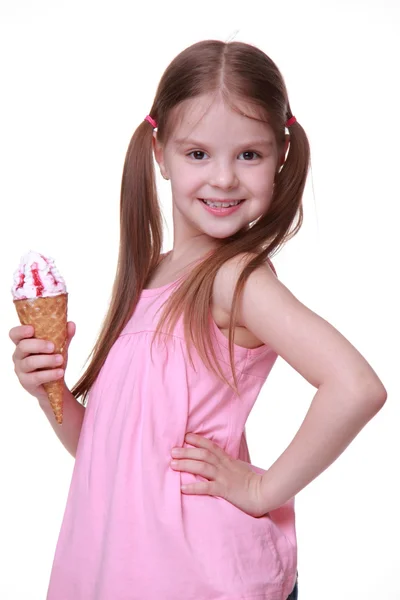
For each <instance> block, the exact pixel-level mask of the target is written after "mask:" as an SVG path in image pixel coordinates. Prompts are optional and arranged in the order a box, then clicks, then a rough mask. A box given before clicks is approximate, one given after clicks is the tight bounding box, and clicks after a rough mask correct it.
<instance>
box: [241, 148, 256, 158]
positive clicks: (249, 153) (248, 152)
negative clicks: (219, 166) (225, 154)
mask: <svg viewBox="0 0 400 600" xmlns="http://www.w3.org/2000/svg"><path fill="white" fill-rule="evenodd" d="M239 156H243V159H242V160H255V159H256V158H260V155H259V154H258V152H254V151H253V150H246V151H245V152H241V153H240V154H239Z"/></svg>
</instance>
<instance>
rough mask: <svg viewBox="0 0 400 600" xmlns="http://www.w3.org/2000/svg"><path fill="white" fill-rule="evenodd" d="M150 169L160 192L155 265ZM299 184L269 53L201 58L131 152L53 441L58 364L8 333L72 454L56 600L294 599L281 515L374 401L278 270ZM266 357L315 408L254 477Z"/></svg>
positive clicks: (208, 52) (289, 121)
mask: <svg viewBox="0 0 400 600" xmlns="http://www.w3.org/2000/svg"><path fill="white" fill-rule="evenodd" d="M153 157H155V159H156V161H157V163H158V165H159V168H160V171H161V174H162V176H163V177H164V178H166V179H168V180H170V182H171V190H172V204H173V224H174V244H173V249H172V251H171V252H169V253H167V254H164V255H161V254H160V251H161V248H162V232H161V230H162V228H161V217H160V208H159V204H158V199H157V191H156V185H155V175H154V166H153ZM308 166H309V145H308V141H307V137H306V134H305V132H304V130H303V128H302V127H301V125H300V123H299V122H298V121H297V120H296V119H295V117H294V116H293V115H292V112H291V109H290V105H289V100H288V95H287V90H286V87H285V84H284V81H283V78H282V76H281V74H280V72H279V70H278V68H277V67H276V65H275V64H274V63H273V62H272V60H271V59H269V58H268V57H267V56H266V55H265V54H264V53H263V52H261V51H260V50H258V49H257V48H254V47H252V46H250V45H247V44H243V43H239V42H232V43H223V42H219V41H205V42H201V43H198V44H195V45H193V46H191V47H190V48H188V49H186V50H185V51H184V52H182V53H181V54H180V55H179V56H177V57H176V58H175V59H174V60H173V61H172V63H171V64H170V66H169V67H168V68H167V70H166V71H165V73H164V75H163V77H162V79H161V82H160V84H159V87H158V90H157V93H156V97H155V100H154V103H153V106H152V107H151V110H150V114H149V115H148V116H147V117H146V118H145V119H144V120H143V122H142V123H141V124H140V125H139V126H138V128H137V130H136V131H135V133H134V135H133V137H132V140H131V142H130V145H129V148H128V151H127V156H126V161H125V166H124V172H123V178H122V192H121V242H120V254H119V262H118V269H117V274H116V279H115V284H114V290H113V296H112V300H111V305H110V308H109V312H108V315H107V318H106V321H105V323H104V326H103V329H102V331H101V334H100V337H99V339H98V342H97V344H96V346H95V348H94V350H93V355H92V360H91V362H90V364H89V366H88V368H87V370H86V372H85V373H84V375H83V377H82V378H81V379H80V381H79V382H78V383H77V384H76V386H75V387H74V388H73V389H72V391H71V392H70V391H69V390H68V389H67V388H65V397H64V424H63V426H62V427H58V425H56V424H55V422H54V419H53V416H52V411H51V409H50V408H49V404H48V402H47V399H46V397H45V393H44V390H43V387H42V384H43V383H44V382H47V381H50V380H52V379H54V377H55V376H56V377H60V378H62V377H63V376H64V371H65V367H66V365H63V367H64V368H63V370H59V367H60V363H61V362H62V359H60V357H58V356H55V355H53V354H52V348H51V347H50V346H48V344H47V343H46V342H45V341H43V340H38V339H35V338H34V331H33V328H32V327H16V328H14V329H12V330H11V332H10V335H11V338H12V340H13V341H14V342H15V344H16V350H15V353H14V361H15V367H16V373H17V375H18V377H19V380H20V382H21V384H22V385H23V386H24V387H25V389H26V390H27V391H28V392H30V393H31V394H33V395H34V396H36V397H37V398H38V400H39V403H40V406H41V407H42V409H43V410H44V411H45V413H46V415H47V416H48V418H49V421H50V422H51V423H52V425H53V427H54V429H55V431H56V433H57V435H58V437H59V438H60V440H61V442H62V443H63V444H64V446H65V447H66V448H67V449H68V450H69V451H70V452H71V454H73V455H76V462H75V468H74V473H73V478H72V482H71V488H70V492H69V497H68V502H67V507H66V512H65V516H64V520H63V524H62V528H61V533H60V537H59V541H58V545H57V550H56V555H55V559H54V565H53V570H52V575H51V580H50V586H49V592H48V600H111V599H112V600H183V599H185V600H189V599H190V600H237V599H239V598H240V599H246V600H255V599H257V600H261V599H265V600H286V599H287V598H291V599H293V598H296V597H297V586H296V536H295V528H294V505H293V498H294V496H295V495H296V494H297V493H298V492H299V491H300V490H302V489H303V488H304V487H305V486H306V485H308V484H309V483H310V482H311V481H312V480H313V479H314V478H315V477H317V476H318V475H319V474H320V473H321V472H322V471H323V470H324V469H326V468H327V467H328V466H329V465H330V464H331V463H332V462H333V461H334V460H335V459H336V458H337V457H338V456H339V455H340V454H341V452H342V451H343V450H344V449H345V448H346V446H347V445H348V444H349V443H350V442H351V441H352V439H353V438H354V437H355V436H356V435H357V433H358V432H359V431H360V430H361V429H362V427H363V426H364V425H365V424H366V423H367V422H368V421H369V419H371V418H372V417H373V416H374V415H375V414H376V413H377V412H378V410H379V409H380V408H381V407H382V405H383V404H384V402H385V399H386V391H385V388H384V387H383V385H382V383H381V382H380V380H379V379H378V377H377V375H376V374H375V373H374V371H373V370H372V368H371V367H370V366H369V365H368V363H367V362H366V361H365V360H364V358H363V357H362V356H360V354H359V353H358V352H357V350H355V348H354V347H353V346H352V345H351V344H350V343H349V342H348V341H347V340H346V339H345V338H344V337H343V336H342V335H341V334H340V333H339V332H338V331H336V330H335V329H334V328H333V327H332V326H331V325H329V324H328V323H327V322H326V321H324V320H323V319H322V318H321V317H319V316H317V315H316V314H314V313H313V312H312V311H310V310H309V309H307V308H306V307H305V306H304V305H303V304H302V303H301V302H300V301H298V300H297V299H296V298H295V297H294V296H293V295H292V294H291V293H290V292H289V290H288V289H287V288H286V287H285V286H284V285H283V284H282V283H281V282H280V281H279V280H278V279H277V277H276V275H275V273H274V269H273V266H272V264H271V262H270V257H271V255H272V254H273V253H275V252H276V251H277V250H278V249H279V248H280V247H281V246H282V245H283V244H284V243H285V242H286V241H287V240H288V239H289V238H290V237H291V236H293V235H294V234H295V233H297V231H298V230H299V228H300V226H301V222H302V204H301V203H302V194H303V190H304V186H305V183H306V177H307V171H308ZM68 331H69V338H68V339H69V342H70V340H71V338H72V337H73V335H74V332H75V326H74V324H73V323H70V324H69V326H68ZM278 355H280V356H282V357H283V358H284V359H285V360H286V361H287V362H288V363H289V364H290V365H292V367H293V368H294V369H296V370H297V371H298V372H299V373H300V374H301V375H302V376H303V377H305V378H306V380H307V381H308V382H310V383H311V384H312V385H313V386H315V388H316V390H317V391H316V394H315V396H314V399H313V401H312V403H311V406H310V409H309V411H308V413H307V415H306V416H305V419H304V422H303V424H302V425H301V427H300V429H299V431H298V433H297V434H296V436H295V437H294V439H293V441H292V442H291V443H290V445H289V446H288V448H287V449H286V450H285V451H284V452H283V454H282V455H281V456H280V457H279V458H278V460H277V461H276V462H275V463H274V464H273V465H272V466H271V467H270V468H269V469H268V470H267V471H262V470H261V469H257V468H256V467H253V466H252V465H251V464H250V459H249V455H248V450H247V445H246V439H245V433H244V428H245V422H246V419H247V417H248V415H249V413H250V411H251V409H252V407H253V405H254V402H255V400H256V398H257V396H258V394H259V391H260V389H261V387H262V386H263V384H264V382H265V380H266V378H267V376H268V374H269V373H270V371H271V369H272V367H273V365H274V363H275V361H276V358H277V356H278ZM55 368H56V372H55V371H54V369H55ZM78 398H82V399H83V404H81V403H79V402H77V399H78ZM87 399H89V401H88V402H87ZM86 406H87V408H85V407H86ZM78 442H79V443H78Z"/></svg>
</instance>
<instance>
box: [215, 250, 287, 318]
mask: <svg viewBox="0 0 400 600" xmlns="http://www.w3.org/2000/svg"><path fill="white" fill-rule="evenodd" d="M254 257H255V255H252V254H248V253H241V254H238V255H237V256H234V257H233V258H232V259H230V260H229V261H227V262H226V263H224V264H223V265H222V267H221V268H220V269H219V271H218V273H217V275H216V277H215V281H214V288H213V303H214V304H215V306H217V307H218V308H219V309H220V310H222V311H224V312H226V313H227V314H230V312H231V308H232V302H233V295H234V292H235V288H236V284H237V282H238V279H239V277H240V274H241V273H242V271H243V269H244V267H245V266H246V264H248V263H249V262H250V261H251V260H252V258H254ZM259 277H262V278H265V279H266V280H267V281H268V280H270V281H271V282H272V284H274V283H276V282H277V277H276V272H275V269H274V267H273V265H272V263H271V262H270V261H268V262H267V261H266V262H265V263H264V264H263V265H262V266H261V267H258V268H257V269H256V270H255V271H254V272H253V273H252V274H251V275H250V277H249V279H248V280H247V282H246V285H245V289H246V290H247V291H248V289H249V287H252V286H253V284H254V281H255V280H256V279H257V278H259ZM238 324H239V325H240V323H238Z"/></svg>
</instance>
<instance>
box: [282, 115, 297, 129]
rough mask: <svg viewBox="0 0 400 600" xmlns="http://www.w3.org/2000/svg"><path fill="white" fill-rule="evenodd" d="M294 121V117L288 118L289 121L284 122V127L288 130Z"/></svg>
mask: <svg viewBox="0 0 400 600" xmlns="http://www.w3.org/2000/svg"><path fill="white" fill-rule="evenodd" d="M296 121H297V119H296V117H290V119H288V120H287V121H286V123H285V126H286V127H288V128H289V127H290V126H291V125H293V123H296Z"/></svg>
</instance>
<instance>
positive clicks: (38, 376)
mask: <svg viewBox="0 0 400 600" xmlns="http://www.w3.org/2000/svg"><path fill="white" fill-rule="evenodd" d="M63 377H64V371H63V369H51V370H48V371H35V372H34V373H29V374H25V375H23V376H22V377H21V379H20V381H21V384H22V385H23V386H24V387H25V388H38V387H39V386H41V385H43V384H44V383H50V382H51V381H57V380H58V379H62V378H63Z"/></svg>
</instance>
